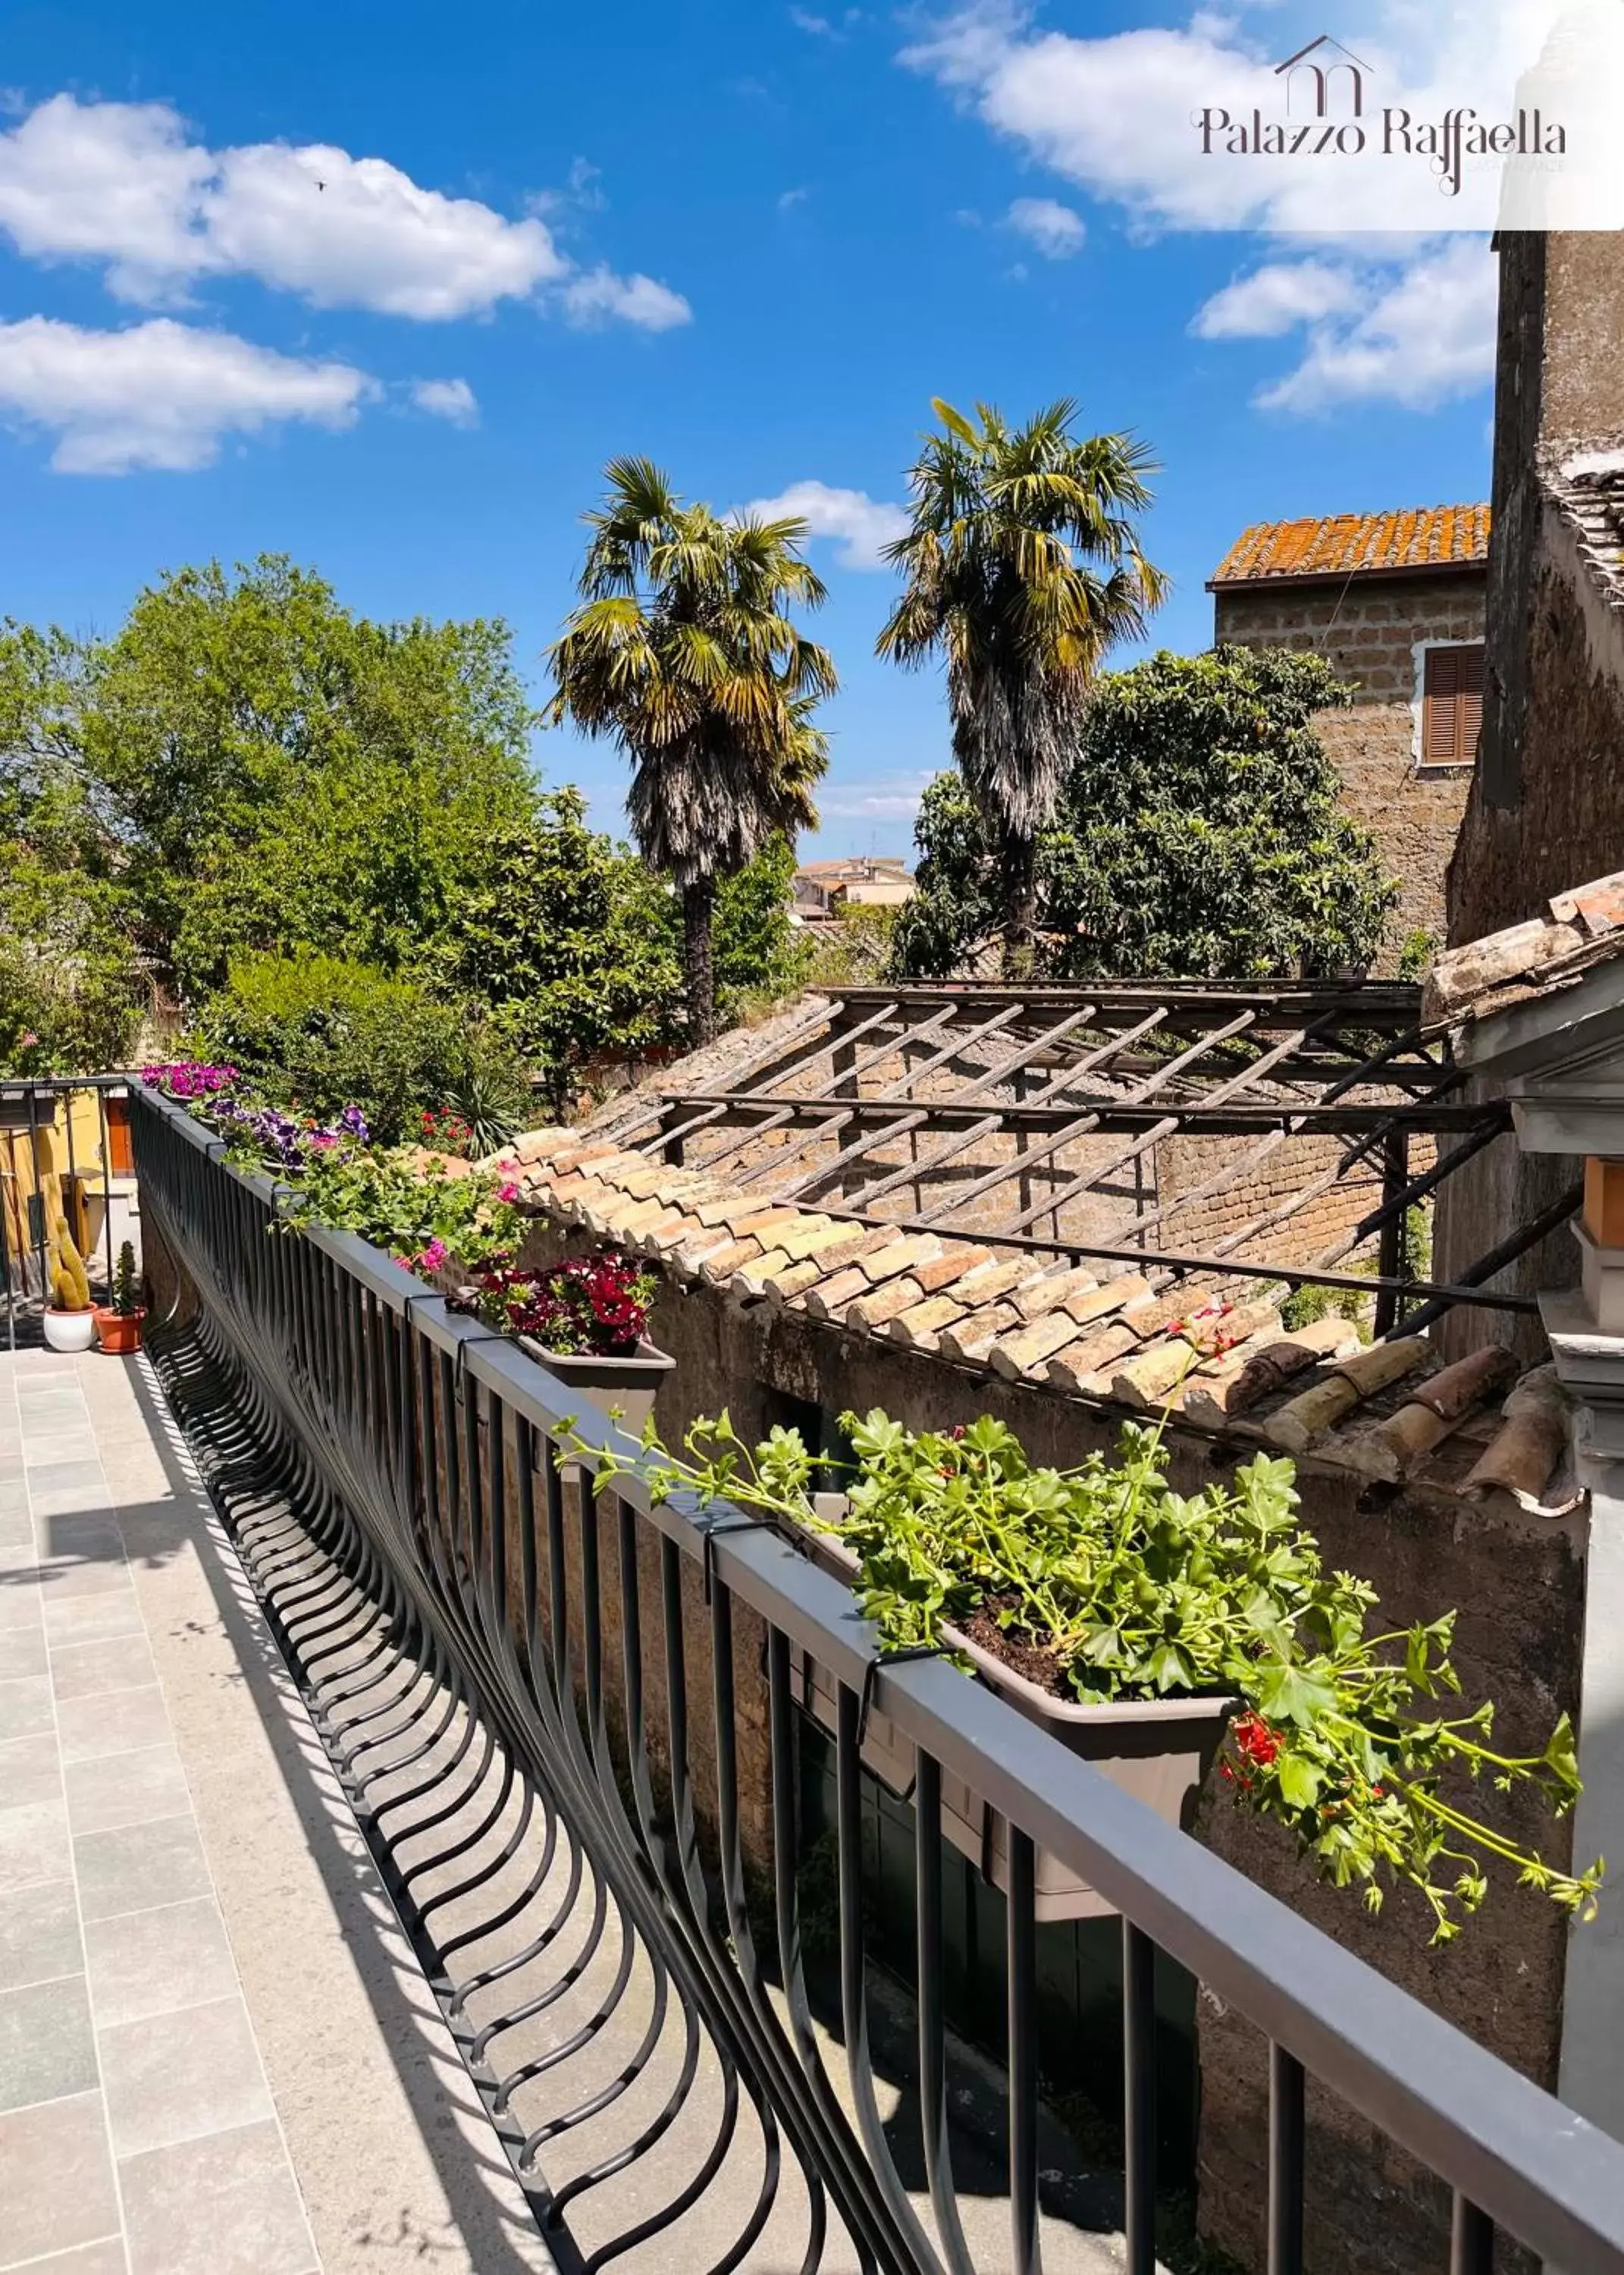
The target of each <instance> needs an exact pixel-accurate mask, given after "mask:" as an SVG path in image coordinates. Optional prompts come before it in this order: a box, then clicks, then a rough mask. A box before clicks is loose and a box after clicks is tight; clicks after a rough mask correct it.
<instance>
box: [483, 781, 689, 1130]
mask: <svg viewBox="0 0 1624 2275" xmlns="http://www.w3.org/2000/svg"><path fill="white" fill-rule="evenodd" d="M585 812H586V809H585V801H584V799H583V798H582V797H581V794H580V792H579V791H578V790H554V791H552V792H550V793H548V794H547V795H545V796H543V797H540V798H539V799H538V800H537V804H536V812H535V814H534V817H533V820H531V821H530V822H529V823H528V824H526V825H525V827H523V828H516V829H510V830H508V831H505V832H504V833H502V835H500V836H498V837H497V838H496V839H495V840H494V841H493V843H491V845H490V847H489V849H488V851H487V858H486V861H485V863H484V865H483V866H482V868H481V869H480V873H479V874H478V875H477V876H476V877H472V878H471V879H470V880H469V881H467V882H466V883H465V885H464V887H463V888H462V890H461V892H460V894H459V896H458V898H457V906H456V909H455V911H454V914H453V917H452V920H451V922H450V925H449V927H448V930H447V933H446V937H445V941H444V945H443V949H442V971H443V975H444V979H445V980H446V982H447V984H448V985H449V986H451V987H453V988H455V989H457V990H458V991H459V992H462V993H464V994H467V995H470V996H473V997H476V998H478V999H479V1000H480V1001H483V1002H485V1003H487V1004H489V1005H490V1006H492V1009H493V1018H494V1024H495V1027H496V1029H497V1030H498V1032H500V1033H501V1034H502V1035H503V1036H504V1037H505V1038H506V1039H508V1041H509V1042H510V1044H511V1045H512V1046H513V1047H514V1048H515V1049H516V1050H517V1051H518V1052H519V1053H520V1054H522V1055H523V1056H524V1057H525V1059H526V1060H527V1061H528V1062H531V1064H532V1065H533V1067H534V1069H535V1071H536V1073H537V1074H538V1075H539V1076H540V1077H541V1079H542V1081H543V1083H544V1085H545V1087H546V1090H547V1092H548V1102H549V1107H550V1109H551V1111H552V1112H553V1113H554V1114H555V1115H562V1114H564V1113H567V1112H568V1111H569V1109H570V1105H571V1104H572V1102H573V1096H574V1092H575V1089H576V1085H577V1078H578V1075H579V1073H580V1070H581V1069H582V1068H583V1067H584V1066H585V1064H586V1063H587V1062H588V1061H590V1060H591V1059H593V1057H595V1056H596V1055H598V1054H600V1053H601V1052H604V1051H608V1050H611V1049H613V1050H617V1051H625V1052H637V1051H641V1050H646V1049H648V1048H650V1047H653V1046H654V1045H656V1044H659V1043H663V1042H665V1041H666V1040H667V1039H668V1037H669V1036H670V1034H671V1032H672V1030H673V1028H674V1025H675V1024H676V1009H677V999H678V993H679V988H680V985H681V973H680V969H679V964H678V960H677V955H676V941H675V938H674V936H673V933H674V928H673V926H672V924H671V919H670V915H669V905H670V904H669V899H668V895H667V893H666V891H665V890H664V888H662V887H661V883H660V881H659V880H658V878H656V877H654V876H653V875H652V874H651V873H650V872H649V871H648V870H647V869H646V868H645V867H644V865H643V864H642V862H640V861H639V860H638V858H636V856H635V855H634V854H631V853H630V852H628V851H627V850H625V849H624V848H623V847H621V846H617V845H616V844H615V843H613V841H612V840H611V839H609V838H608V837H606V836H603V835H600V834H599V833H598V832H597V831H595V830H593V829H589V828H587V826H586V820H585Z"/></svg>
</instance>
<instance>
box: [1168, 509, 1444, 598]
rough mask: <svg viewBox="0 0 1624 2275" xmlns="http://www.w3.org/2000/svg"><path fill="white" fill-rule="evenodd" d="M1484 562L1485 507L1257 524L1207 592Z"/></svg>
mask: <svg viewBox="0 0 1624 2275" xmlns="http://www.w3.org/2000/svg"><path fill="white" fill-rule="evenodd" d="M1488 557H1489V509H1488V507H1487V506H1486V505H1438V506H1417V507H1412V508H1411V509H1410V510H1409V511H1408V512H1404V513H1339V514H1329V515H1322V516H1318V517H1316V518H1312V519H1311V520H1307V521H1260V522H1258V524H1257V525H1255V527H1253V528H1251V529H1249V530H1248V531H1247V532H1246V533H1245V535H1244V536H1243V538H1242V539H1241V540H1240V541H1239V543H1238V544H1236V545H1234V546H1232V547H1231V548H1230V550H1229V552H1228V553H1227V555H1226V556H1225V557H1224V559H1223V561H1222V562H1221V563H1220V564H1219V567H1218V569H1217V570H1216V571H1214V573H1213V577H1212V584H1213V586H1220V585H1250V584H1254V583H1259V582H1263V581H1265V580H1268V579H1272V578H1283V579H1293V578H1303V577H1341V576H1350V575H1352V576H1359V575H1370V574H1372V573H1386V574H1387V575H1392V574H1394V572H1396V571H1404V570H1417V569H1419V570H1426V569H1447V568H1454V567H1462V568H1465V567H1474V566H1477V565H1478V564H1480V563H1484V562H1486V561H1487V560H1488Z"/></svg>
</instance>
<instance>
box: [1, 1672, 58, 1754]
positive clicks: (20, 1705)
mask: <svg viewBox="0 0 1624 2275" xmlns="http://www.w3.org/2000/svg"><path fill="white" fill-rule="evenodd" d="M55 1727H56V1715H55V1713H54V1712H53V1710H52V1706H51V1696H50V1684H49V1682H48V1681H47V1680H46V1679H45V1677H44V1676H43V1675H39V1674H20V1675H16V1676H13V1677H12V1678H11V1679H10V1680H9V1681H6V1682H0V1739H7V1738H38V1737H43V1736H44V1735H47V1733H49V1732H50V1731H52V1730H54V1729H55Z"/></svg>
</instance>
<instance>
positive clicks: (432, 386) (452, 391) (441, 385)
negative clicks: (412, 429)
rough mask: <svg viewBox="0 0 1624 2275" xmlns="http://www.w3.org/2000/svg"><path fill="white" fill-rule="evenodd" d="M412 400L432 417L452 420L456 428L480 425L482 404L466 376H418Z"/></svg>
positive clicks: (413, 383)
mask: <svg viewBox="0 0 1624 2275" xmlns="http://www.w3.org/2000/svg"><path fill="white" fill-rule="evenodd" d="M412 401H413V403H415V404H416V405H417V407H418V409H419V411H427V412H428V414H429V416H430V417H431V418H433V419H449V420H450V422H451V424H452V426H453V427H477V426H478V425H479V423H480V405H479V403H478V401H477V399H476V397H475V396H474V391H473V389H472V388H471V387H470V386H469V384H468V382H467V381H466V380H465V379H416V380H413V381H412Z"/></svg>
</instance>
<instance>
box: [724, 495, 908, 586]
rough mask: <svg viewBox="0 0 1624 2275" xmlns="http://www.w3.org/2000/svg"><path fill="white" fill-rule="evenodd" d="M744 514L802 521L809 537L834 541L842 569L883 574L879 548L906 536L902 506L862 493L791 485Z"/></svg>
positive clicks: (752, 506) (906, 523) (905, 522)
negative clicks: (838, 543)
mask: <svg viewBox="0 0 1624 2275" xmlns="http://www.w3.org/2000/svg"><path fill="white" fill-rule="evenodd" d="M744 510H745V512H746V513H749V514H754V515H756V516H758V517H759V518H760V519H761V520H763V521H785V520H789V519H791V518H793V519H795V520H797V521H804V523H805V524H806V526H807V529H808V530H809V531H810V533H812V536H813V537H834V538H838V539H839V540H840V543H841V549H840V552H839V553H838V555H837V556H835V557H836V559H837V561H838V562H839V564H840V566H841V567H842V569H883V568H884V567H885V566H886V563H885V561H884V560H883V558H882V557H881V556H882V549H883V548H884V547H886V546H888V545H890V544H892V543H894V542H895V540H896V539H897V538H899V537H905V536H906V535H907V533H908V516H907V513H906V512H905V511H904V510H903V507H901V506H900V505H888V504H886V503H883V502H882V501H881V500H879V499H875V498H872V497H870V496H869V495H868V493H867V491H866V490H842V489H832V488H830V487H829V485H828V483H827V482H816V481H805V482H791V483H790V485H789V488H788V489H787V490H782V491H781V492H780V493H779V495H777V496H776V497H771V498H758V499H757V500H756V501H755V503H753V504H752V505H748V506H746V507H745V509H744Z"/></svg>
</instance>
